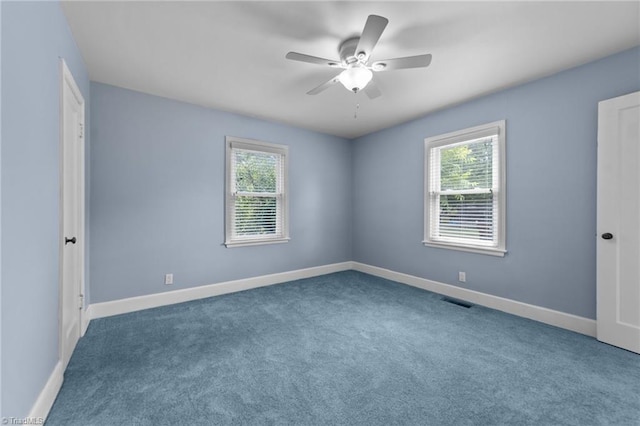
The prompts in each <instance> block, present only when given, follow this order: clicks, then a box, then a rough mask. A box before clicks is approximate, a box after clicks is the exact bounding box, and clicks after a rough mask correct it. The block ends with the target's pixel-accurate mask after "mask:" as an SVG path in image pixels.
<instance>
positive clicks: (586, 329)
mask: <svg viewBox="0 0 640 426" xmlns="http://www.w3.org/2000/svg"><path fill="white" fill-rule="evenodd" d="M351 269H352V270H355V271H359V272H364V273H366V274H370V275H374V276H377V277H381V278H386V279H389V280H392V281H396V282H399V283H401V284H406V285H410V286H413V287H418V288H421V289H423V290H428V291H431V292H434V293H438V294H442V295H446V296H450V297H454V298H456V299H462V300H466V301H469V302H471V303H475V304H478V305H482V306H486V307H488V308H492V309H496V310H498V311H502V312H506V313H509V314H512V315H516V316H519V317H523V318H528V319H532V320H534V321H539V322H542V323H545V324H549V325H553V326H556V327H560V328H564V329H566V330H571V331H575V332H577V333H581V334H585V335H587V336H592V337H595V335H596V321H595V320H592V319H589V318H584V317H580V316H577V315H572V314H568V313H565V312H560V311H556V310H553V309H548V308H544V307H542V306H536V305H530V304H528V303H523V302H518V301H516V300H511V299H506V298H504V297H499V296H493V295H490V294H486V293H480V292H478V291H474V290H469V289H466V288H461V287H457V286H454V285H450V284H445V283H441V282H437V281H432V280H428V279H425V278H420V277H416V276H414V275H409V274H404V273H401V272H395V271H391V270H389V269H384V268H380V267H377V266H371V265H367V264H364V263H360V262H342V263H334V264H330V265H323V266H316V267H312V268H306V269H298V270H295V271H288V272H281V273H277V274H271V275H262V276H258V277H251V278H245V279H240V280H235V281H227V282H222V283H218V284H210V285H205V286H200V287H192V288H187V289H182V290H174V291H168V292H164V293H157V294H150V295H146V296H138V297H131V298H127V299H120V300H114V301H111V302H102V303H93V304H91V305H89V308H88V309H87V311H86V316H87V317H88V318H90V319H94V318H103V317H109V316H113V315H120V314H126V313H129V312H136V311H141V310H144V309H150V308H156V307H159V306H166V305H172V304H175V303H182V302H188V301H191V300H198V299H204V298H207V297H212V296H219V295H223V294H229V293H235V292H238V291H244V290H250V289H253V288H258V287H264V286H269V285H273V284H279V283H283V282H287V281H293V280H299V279H303V278H311V277H316V276H320V275H326V274H331V273H334V272H341V271H348V270H351ZM86 324H87V326H88V324H89V320H87V323H86Z"/></svg>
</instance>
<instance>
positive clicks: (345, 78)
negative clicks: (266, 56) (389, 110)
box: [285, 15, 431, 99]
mask: <svg viewBox="0 0 640 426" xmlns="http://www.w3.org/2000/svg"><path fill="white" fill-rule="evenodd" d="M388 23H389V20H388V19H387V18H384V17H382V16H378V15H369V17H368V18H367V22H366V24H365V25H364V29H363V30H362V35H360V37H352V38H348V39H346V40H344V41H343V42H342V43H341V44H340V47H339V48H338V52H339V53H340V60H331V59H324V58H319V57H317V56H310V55H305V54H303V53H297V52H289V53H287V55H286V56H285V57H286V58H287V59H291V60H293V61H300V62H308V63H310V64H318V65H326V66H329V67H332V68H342V69H343V70H344V71H342V72H341V73H340V74H338V75H337V76H335V77H333V78H332V79H331V80H329V81H327V82H325V83H322V84H321V85H319V86H318V87H316V88H314V89H311V90H309V91H308V92H307V94H308V95H317V94H318V93H320V92H322V91H324V90H326V89H328V88H329V87H330V86H333V85H334V84H336V83H338V82H340V83H342V85H343V86H344V87H345V88H346V89H347V90H351V91H352V92H353V93H358V92H359V91H360V90H364V91H365V93H366V94H367V96H368V97H369V98H370V99H374V98H377V97H378V96H380V95H381V94H382V93H381V92H380V89H378V87H377V86H376V85H375V83H374V82H372V81H371V79H372V78H373V73H374V72H381V71H391V70H398V69H405V68H424V67H428V66H429V64H430V63H431V55H417V56H407V57H404V58H394V59H385V60H381V61H375V62H371V53H372V52H373V48H374V47H375V46H376V44H377V43H378V40H379V39H380V36H381V35H382V32H383V31H384V29H385V28H386V26H387V24H388Z"/></svg>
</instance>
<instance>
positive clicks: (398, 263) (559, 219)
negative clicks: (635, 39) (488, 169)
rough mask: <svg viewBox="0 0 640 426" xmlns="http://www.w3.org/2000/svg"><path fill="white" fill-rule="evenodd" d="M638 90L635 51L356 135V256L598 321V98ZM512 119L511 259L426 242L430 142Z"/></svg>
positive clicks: (639, 60)
mask: <svg viewBox="0 0 640 426" xmlns="http://www.w3.org/2000/svg"><path fill="white" fill-rule="evenodd" d="M639 89H640V49H638V48H635V49H632V50H628V51H625V52H622V53H620V54H617V55H614V56H611V57H608V58H605V59H603V60H600V61H597V62H593V63H590V64H587V65H584V66H581V67H578V68H575V69H572V70H568V71H565V72H562V73H560V74H556V75H553V76H551V77H548V78H544V79H541V80H537V81H534V82H532V83H529V84H525V85H522V86H519V87H515V88H512V89H509V90H505V91H502V92H499V93H496V94H493V95H490V96H486V97H483V98H480V99H477V100H474V101H471V102H468V103H465V104H462V105H459V106H456V107H453V108H449V109H446V110H443V111H440V112H436V113H434V114H430V115H428V116H426V117H424V118H421V119H418V120H415V121H412V122H409V123H406V124H403V125H399V126H396V127H393V128H389V129H386V130H383V131H380V132H377V133H375V134H371V135H368V136H365V137H362V138H360V139H357V140H355V141H354V143H353V152H352V155H353V187H354V188H355V190H354V192H353V196H354V207H353V215H354V220H353V233H354V236H353V238H354V243H353V244H354V246H353V253H354V260H356V261H359V262H363V263H367V264H370V265H375V266H379V267H383V268H388V269H391V270H394V271H398V272H404V273H407V274H411V275H416V276H419V277H424V278H428V279H432V280H436V281H440V282H444V283H448V284H454V285H460V286H462V287H465V288H469V289H472V290H476V291H481V292H484V293H489V294H492V295H496V296H501V297H506V298H509V299H514V300H518V301H522V302H526V303H531V304H534V305H539V306H544V307H547V308H551V309H556V310H559V311H563V312H567V313H571V314H575V315H580V316H583V317H587V318H595V307H596V277H595V273H596V265H595V259H596V135H597V104H598V102H599V101H601V100H604V99H608V98H612V97H616V96H619V95H623V94H626V93H630V92H633V91H636V90H639ZM425 96H429V94H428V93H425ZM502 119H506V125H507V129H506V135H507V148H506V149H507V250H508V254H507V255H506V257H504V258H498V257H491V256H487V255H480V254H471V253H464V252H458V251H452V250H446V249H438V248H431V247H424V246H423V245H422V243H421V241H422V238H423V210H424V209H423V195H422V194H423V153H424V145H423V144H424V138H425V137H428V136H434V135H438V134H442V133H446V132H450V131H454V130H459V129H464V128H467V127H471V126H475V125H478V124H483V123H488V122H492V121H496V120H502ZM458 271H465V272H466V273H467V282H466V284H462V283H458V282H457V276H458Z"/></svg>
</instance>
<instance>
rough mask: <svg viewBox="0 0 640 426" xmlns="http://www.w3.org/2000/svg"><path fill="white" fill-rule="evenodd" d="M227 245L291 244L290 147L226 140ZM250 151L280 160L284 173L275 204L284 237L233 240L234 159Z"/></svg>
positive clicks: (260, 142)
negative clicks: (241, 153)
mask: <svg viewBox="0 0 640 426" xmlns="http://www.w3.org/2000/svg"><path fill="white" fill-rule="evenodd" d="M225 146H226V152H225V242H224V245H225V246H226V247H228V248H231V247H244V246H256V245H264V244H279V243H286V242H289V240H290V238H289V179H288V175H289V147H288V146H286V145H279V144H274V143H269V142H263V141H259V140H254V139H245V138H239V137H235V136H226V137H225ZM236 149H239V150H249V151H256V152H264V153H269V154H277V155H279V156H280V161H281V167H280V169H281V173H280V176H278V177H277V178H276V179H279V181H278V182H277V183H276V187H277V188H280V192H279V193H278V192H276V195H275V198H276V203H279V206H278V208H277V209H276V210H277V212H279V214H280V215H279V216H280V217H278V215H276V222H279V223H280V229H281V233H280V234H278V235H268V234H265V235H258V236H256V237H255V238H251V237H249V238H246V237H243V238H238V237H236V236H234V233H233V230H234V227H235V205H236V203H235V197H236V193H234V191H235V174H234V170H233V167H232V163H231V162H232V158H233V152H234V150H236Z"/></svg>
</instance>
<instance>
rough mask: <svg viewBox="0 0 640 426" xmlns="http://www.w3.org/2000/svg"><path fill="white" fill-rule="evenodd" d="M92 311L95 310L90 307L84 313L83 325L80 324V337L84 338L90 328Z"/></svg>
mask: <svg viewBox="0 0 640 426" xmlns="http://www.w3.org/2000/svg"><path fill="white" fill-rule="evenodd" d="M92 311H93V309H91V305H89V306H87V308H86V309H85V310H84V312H83V313H82V324H80V337H82V336H84V334H85V333H86V332H87V328H89V323H90V322H91V315H92Z"/></svg>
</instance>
